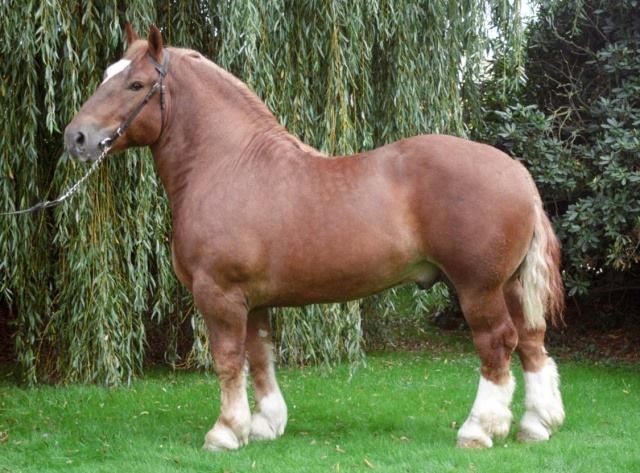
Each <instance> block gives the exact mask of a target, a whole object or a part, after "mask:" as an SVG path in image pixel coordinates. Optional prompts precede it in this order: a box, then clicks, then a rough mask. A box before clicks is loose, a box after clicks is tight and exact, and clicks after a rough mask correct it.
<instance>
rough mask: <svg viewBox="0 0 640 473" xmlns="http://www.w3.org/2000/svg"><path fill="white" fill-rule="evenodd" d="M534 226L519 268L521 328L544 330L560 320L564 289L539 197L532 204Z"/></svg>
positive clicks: (555, 242) (552, 235) (555, 244)
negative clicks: (522, 320)
mask: <svg viewBox="0 0 640 473" xmlns="http://www.w3.org/2000/svg"><path fill="white" fill-rule="evenodd" d="M535 214H536V215H535V226H534V230H533V239H532V241H531V246H530V247H529V252H528V253H527V255H526V256H525V259H524V262H523V263H522V266H521V267H520V281H521V283H522V286H523V289H524V291H523V296H522V306H523V311H524V318H525V326H526V327H527V328H529V329H544V328H545V327H546V323H545V320H546V319H549V320H551V323H552V324H553V325H557V324H558V322H561V321H562V313H563V311H564V286H563V284H562V276H561V275H560V243H559V241H558V238H557V237H556V234H555V233H554V231H553V227H552V226H551V222H550V221H549V217H547V215H546V214H545V212H544V209H543V208H542V202H541V201H540V199H539V198H537V199H536V204H535Z"/></svg>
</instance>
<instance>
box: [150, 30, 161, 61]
mask: <svg viewBox="0 0 640 473" xmlns="http://www.w3.org/2000/svg"><path fill="white" fill-rule="evenodd" d="M148 41H149V54H151V57H152V58H154V59H155V60H156V62H159V63H162V48H163V44H162V33H160V30H159V29H158V28H157V27H156V26H155V25H151V29H149V38H148Z"/></svg>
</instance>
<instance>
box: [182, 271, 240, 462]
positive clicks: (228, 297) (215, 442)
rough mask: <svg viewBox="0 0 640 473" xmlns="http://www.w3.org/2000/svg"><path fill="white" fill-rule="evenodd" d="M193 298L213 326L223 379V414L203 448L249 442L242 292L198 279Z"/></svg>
mask: <svg viewBox="0 0 640 473" xmlns="http://www.w3.org/2000/svg"><path fill="white" fill-rule="evenodd" d="M193 297H194V301H195V303H196V306H197V307H198V309H199V310H200V312H201V313H202V315H203V317H204V320H205V322H206V324H207V328H208V329H209V342H210V345H211V354H212V355H213V361H214V364H215V370H216V373H217V375H218V380H219V382H220V390H221V396H220V415H219V416H218V420H217V421H216V423H215V424H214V426H213V428H212V429H211V430H210V431H209V432H208V433H207V435H206V436H205V441H204V445H203V448H205V449H206V450H211V451H219V450H232V449H236V448H238V447H240V446H242V445H244V444H246V443H247V441H248V439H249V430H250V425H251V412H250V410H249V401H248V399H247V389H246V379H245V378H246V376H245V371H244V364H245V337H246V328H247V309H246V306H245V301H244V298H243V296H242V294H241V293H239V292H237V293H235V292H232V291H221V290H220V289H219V288H218V287H216V285H215V284H212V283H211V281H209V280H198V281H196V280H194V284H193Z"/></svg>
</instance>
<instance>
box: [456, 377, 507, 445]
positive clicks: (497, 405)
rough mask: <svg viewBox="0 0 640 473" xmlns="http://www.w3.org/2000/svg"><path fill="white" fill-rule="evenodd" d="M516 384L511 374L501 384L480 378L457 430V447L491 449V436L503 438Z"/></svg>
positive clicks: (505, 434)
mask: <svg viewBox="0 0 640 473" xmlns="http://www.w3.org/2000/svg"><path fill="white" fill-rule="evenodd" d="M515 387H516V382H515V380H514V379H513V376H511V375H510V377H509V381H508V382H507V383H506V384H504V385H499V384H495V383H493V382H492V381H489V380H488V379H486V378H484V377H483V376H481V377H480V384H479V386H478V394H477V396H476V400H475V402H474V403H473V407H472V408H471V413H470V414H469V417H468V418H467V420H466V421H465V423H464V424H462V427H460V430H458V446H459V447H474V448H483V447H491V446H493V441H492V440H491V439H492V437H494V436H496V437H506V436H507V434H508V433H509V427H510V426H511V410H510V409H509V406H510V405H511V398H512V397H513V391H514V390H515Z"/></svg>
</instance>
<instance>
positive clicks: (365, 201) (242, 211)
mask: <svg viewBox="0 0 640 473" xmlns="http://www.w3.org/2000/svg"><path fill="white" fill-rule="evenodd" d="M125 29H126V33H127V43H128V48H127V50H126V52H125V54H124V57H123V58H122V59H121V60H119V61H118V62H116V63H115V64H113V65H111V66H110V67H109V68H108V69H107V70H106V73H105V76H104V81H103V82H102V84H101V85H100V86H99V87H98V89H97V90H96V91H95V93H94V94H93V96H92V97H91V98H89V99H88V100H87V102H86V103H85V104H84V105H83V106H82V108H81V109H80V111H79V112H78V114H77V115H76V116H75V118H74V119H73V120H72V121H71V122H70V123H69V125H68V126H67V128H66V130H65V136H64V138H65V144H66V147H67V149H68V151H69V153H70V154H71V155H73V156H74V157H75V158H77V159H80V160H82V161H93V160H95V159H96V158H97V157H98V156H99V155H100V153H101V151H102V150H103V149H104V148H105V147H107V146H109V147H110V150H109V153H113V154H115V153H118V152H120V151H122V150H124V149H126V148H129V147H132V146H149V147H150V148H151V151H152V152H153V157H154V162H155V166H156V169H157V172H158V174H159V176H160V179H161V180H162V184H163V185H164V188H165V190H166V193H167V196H168V198H169V202H170V206H171V214H172V222H173V241H172V244H171V250H172V258H173V266H174V269H175V272H176V275H177V277H178V278H179V279H180V281H181V282H182V283H183V284H184V285H185V286H186V287H187V288H188V289H189V290H190V291H191V292H192V293H193V297H194V300H195V304H196V306H197V307H198V309H199V310H200V311H201V312H202V315H203V317H204V320H205V322H206V324H207V327H208V330H209V338H210V341H211V352H212V354H213V358H214V360H215V368H216V372H217V374H218V377H219V380H220V387H221V406H220V415H219V417H218V419H217V421H216V423H215V425H214V426H213V428H212V429H211V430H210V431H209V432H208V433H207V434H206V436H205V443H204V447H205V448H206V449H209V450H224V449H235V448H238V447H240V446H242V445H244V444H246V443H247V442H248V441H249V440H254V439H255V440H262V439H274V438H276V437H278V436H280V435H282V433H283V432H284V429H285V424H286V423H287V407H286V404H285V401H284V399H283V396H282V394H281V392H280V388H279V387H278V383H277V381H276V377H275V371H274V364H273V360H272V346H271V329H270V327H269V320H268V315H267V310H268V308H270V307H279V306H299V305H304V304H311V303H322V302H337V301H346V300H351V299H356V298H360V297H364V296H367V295H370V294H373V293H375V292H378V291H382V290H383V289H387V288H390V287H392V286H396V285H398V284H403V283H407V282H413V283H417V284H419V285H420V286H422V287H424V288H428V287H429V286H431V285H432V284H433V283H434V282H435V281H436V280H438V279H439V278H441V279H445V280H447V281H448V282H449V283H450V284H451V285H452V286H454V287H455V290H456V292H457V295H458V298H459V300H460V305H461V308H462V310H463V312H464V316H465V318H466V321H467V322H468V324H469V326H470V328H471V330H472V334H473V341H474V344H475V346H476V348H477V351H478V354H479V356H480V360H481V377H480V383H479V386H478V392H477V397H476V400H475V402H474V403H473V406H472V408H471V413H470V415H469V417H468V418H467V420H466V421H465V422H464V424H463V425H462V426H461V428H460V430H459V431H458V435H457V442H458V445H459V446H461V447H491V446H492V443H493V442H492V439H493V438H495V437H502V436H505V435H507V433H508V432H509V428H510V424H511V417H512V416H511V411H510V403H511V398H512V396H513V392H514V388H515V383H514V378H513V376H512V374H511V370H510V366H509V364H510V358H511V354H512V352H513V351H514V350H515V351H516V352H517V353H518V355H519V356H520V359H521V360H522V365H523V367H524V380H525V391H526V400H525V403H526V412H525V414H524V417H523V418H522V421H521V423H520V430H519V437H520V439H522V440H525V441H540V440H547V439H548V438H549V436H550V434H551V433H552V432H553V430H554V429H555V428H556V427H557V426H559V425H560V424H562V422H563V420H564V409H563V404H562V400H561V397H560V392H559V378H558V371H557V368H556V365H555V363H554V361H553V359H552V358H550V357H549V356H548V355H547V352H546V351H545V347H544V334H545V329H546V320H548V319H549V320H554V319H555V318H557V317H560V316H561V312H562V309H563V304H564V296H563V294H564V291H563V286H562V281H561V277H560V273H559V259H560V249H559V244H558V240H557V238H556V236H555V234H554V232H553V230H552V227H551V224H550V222H549V219H548V217H547V216H546V215H545V212H544V211H543V208H542V204H541V200H540V196H539V194H538V191H537V189H536V187H535V185H534V182H533V180H532V178H531V176H530V175H529V173H528V172H527V171H526V170H525V168H524V167H523V166H522V165H521V164H519V163H518V162H517V161H515V160H513V159H511V158H510V157H508V156H507V155H505V154H503V153H502V152H500V151H498V150H497V149H495V148H493V147H491V146H487V145H483V144H480V143H474V142H472V141H467V140H464V139H460V138H455V137H452V136H442V135H423V136H415V137H412V138H407V139H403V140H400V141H397V142H395V143H391V144H389V145H386V146H383V147H380V148H377V149H374V150H372V151H367V152H363V153H359V154H356V155H353V156H349V157H341V158H332V157H328V156H325V155H323V154H322V153H320V152H318V151H317V150H315V149H313V148H311V147H310V146H307V145H305V144H303V143H302V142H301V141H300V140H298V139H297V138H296V137H294V136H292V135H291V134H289V133H288V132H287V131H286V130H285V129H284V127H282V126H281V125H280V124H279V123H278V121H277V120H276V118H275V117H274V116H273V114H272V113H270V112H269V110H268V109H267V108H266V106H265V105H264V104H263V103H262V102H261V101H260V99H259V98H258V97H257V96H256V95H255V94H254V93H253V92H251V91H250V90H249V89H248V88H247V86H246V85H245V84H243V83H242V82H241V81H240V80H238V79H237V78H235V77H234V76H232V75H231V74H230V73H228V72H226V71H224V70H223V69H221V68H220V67H218V66H217V65H215V64H214V63H212V62H211V61H209V60H207V59H206V58H204V57H203V56H202V55H201V54H200V53H198V52H196V51H193V50H189V49H180V48H174V47H165V46H164V44H163V39H162V35H161V33H160V31H159V30H158V29H157V28H156V27H151V29H150V32H149V35H148V38H147V39H146V40H144V39H139V38H138V36H137V34H136V33H135V32H134V31H133V30H132V29H131V27H130V26H129V25H127V26H126V28H125ZM247 362H248V366H249V371H250V374H251V378H252V380H253V385H254V388H255V399H256V403H255V409H254V411H253V413H251V410H250V406H249V402H248V399H247V392H246V382H245V370H244V367H245V363H247Z"/></svg>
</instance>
